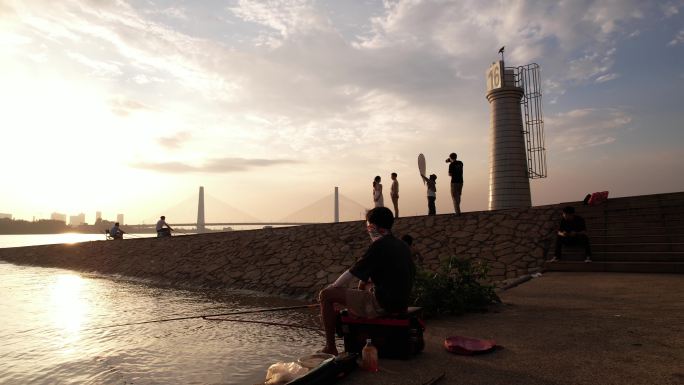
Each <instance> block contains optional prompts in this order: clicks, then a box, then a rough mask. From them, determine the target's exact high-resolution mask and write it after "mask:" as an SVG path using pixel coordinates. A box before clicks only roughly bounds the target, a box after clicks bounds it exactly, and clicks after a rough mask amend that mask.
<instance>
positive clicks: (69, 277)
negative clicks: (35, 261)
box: [48, 274, 88, 354]
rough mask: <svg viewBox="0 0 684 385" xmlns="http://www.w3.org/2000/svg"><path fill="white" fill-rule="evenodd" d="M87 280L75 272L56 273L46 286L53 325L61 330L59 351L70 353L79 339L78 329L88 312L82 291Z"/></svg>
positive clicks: (85, 286) (79, 329)
mask: <svg viewBox="0 0 684 385" xmlns="http://www.w3.org/2000/svg"><path fill="white" fill-rule="evenodd" d="M86 290H88V287H87V281H86V280H84V279H83V278H81V277H80V276H78V275H76V274H58V275H57V276H56V277H55V280H54V282H52V283H51V284H50V286H49V287H48V291H49V293H50V309H51V310H50V312H49V315H50V317H51V319H52V323H53V325H54V326H55V327H56V328H57V329H58V330H60V331H61V337H62V341H61V347H62V348H61V349H60V350H61V353H62V354H71V353H73V352H74V350H75V346H76V343H77V342H78V340H79V339H80V331H81V328H82V325H83V322H84V320H85V318H86V316H87V314H88V302H87V301H86V300H85V298H84V295H83V292H84V291H86Z"/></svg>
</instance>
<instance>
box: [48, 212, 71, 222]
mask: <svg viewBox="0 0 684 385" xmlns="http://www.w3.org/2000/svg"><path fill="white" fill-rule="evenodd" d="M50 219H52V220H53V221H62V222H64V223H66V220H67V216H66V214H62V213H52V214H50Z"/></svg>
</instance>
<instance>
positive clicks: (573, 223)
mask: <svg viewBox="0 0 684 385" xmlns="http://www.w3.org/2000/svg"><path fill="white" fill-rule="evenodd" d="M586 231H587V226H586V224H585V223H584V218H582V217H580V216H579V215H575V208H574V207H572V206H567V207H565V208H564V209H563V213H562V219H561V222H560V226H559V228H558V233H557V234H556V250H555V253H554V258H553V259H551V262H556V261H558V260H559V259H560V258H561V249H562V248H563V245H579V246H581V247H582V248H584V258H585V259H584V262H591V245H590V243H589V237H587V234H586V233H585V232H586Z"/></svg>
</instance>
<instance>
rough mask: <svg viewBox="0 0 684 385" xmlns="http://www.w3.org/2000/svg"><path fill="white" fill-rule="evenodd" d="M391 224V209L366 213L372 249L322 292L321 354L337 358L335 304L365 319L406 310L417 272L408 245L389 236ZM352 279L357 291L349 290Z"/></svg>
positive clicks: (380, 208) (392, 216) (320, 296)
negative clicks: (323, 344) (322, 332)
mask: <svg viewBox="0 0 684 385" xmlns="http://www.w3.org/2000/svg"><path fill="white" fill-rule="evenodd" d="M393 224H394V215H393V214H392V211H391V210H390V209H388V208H386V207H376V208H374V209H372V210H370V211H368V213H367V214H366V229H367V231H368V235H370V238H371V245H370V246H369V247H368V250H366V252H365V253H364V254H363V256H361V258H359V260H357V261H356V263H354V265H353V266H352V267H351V268H349V270H347V271H345V272H344V273H342V275H340V277H339V278H337V280H336V281H335V282H334V283H332V284H331V285H329V286H328V287H326V288H325V289H323V290H321V293H320V295H319V301H320V307H321V319H322V320H323V328H324V329H325V347H324V348H323V349H322V350H321V352H323V353H329V354H334V355H337V347H336V346H335V319H336V312H335V304H340V305H344V306H346V307H347V308H348V309H349V311H350V312H351V313H352V314H354V315H356V316H359V317H364V318H376V317H379V316H382V315H386V314H395V313H404V312H406V310H407V309H408V304H409V295H410V294H411V289H412V288H413V280H414V278H415V273H416V270H415V265H414V264H413V261H412V260H411V250H410V249H409V247H408V245H407V244H406V243H404V242H403V241H401V240H400V239H398V238H395V237H394V235H392V232H391V229H392V225H393ZM355 279H356V280H358V288H357V289H350V288H348V285H349V283H350V282H352V281H353V280H355ZM371 283H372V285H371ZM371 286H372V287H371Z"/></svg>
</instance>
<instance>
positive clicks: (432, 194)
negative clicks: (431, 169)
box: [421, 174, 437, 215]
mask: <svg viewBox="0 0 684 385" xmlns="http://www.w3.org/2000/svg"><path fill="white" fill-rule="evenodd" d="M421 177H422V178H423V181H424V182H425V183H426V184H427V200H428V215H436V214H437V208H436V207H435V200H437V175H435V174H430V178H426V177H425V175H421Z"/></svg>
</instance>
